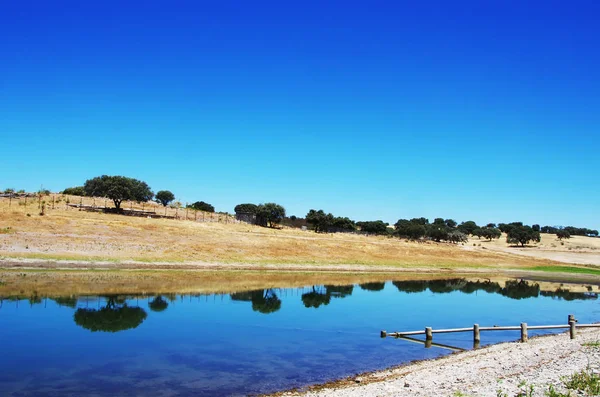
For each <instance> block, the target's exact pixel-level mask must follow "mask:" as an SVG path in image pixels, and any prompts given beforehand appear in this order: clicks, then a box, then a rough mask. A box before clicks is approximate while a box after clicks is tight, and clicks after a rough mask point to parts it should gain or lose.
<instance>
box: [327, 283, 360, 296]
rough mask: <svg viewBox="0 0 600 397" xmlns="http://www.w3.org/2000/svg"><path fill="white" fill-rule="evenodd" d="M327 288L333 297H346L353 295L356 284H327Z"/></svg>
mask: <svg viewBox="0 0 600 397" xmlns="http://www.w3.org/2000/svg"><path fill="white" fill-rule="evenodd" d="M325 290H326V292H327V294H328V295H330V296H331V297H333V298H345V297H347V296H350V295H352V292H353V291H354V285H326V286H325Z"/></svg>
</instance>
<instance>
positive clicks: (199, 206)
mask: <svg viewBox="0 0 600 397" xmlns="http://www.w3.org/2000/svg"><path fill="white" fill-rule="evenodd" d="M188 208H193V209H195V210H198V211H204V212H215V207H214V206H212V205H211V204H208V203H205V202H204V201H196V202H195V203H193V204H190V205H188Z"/></svg>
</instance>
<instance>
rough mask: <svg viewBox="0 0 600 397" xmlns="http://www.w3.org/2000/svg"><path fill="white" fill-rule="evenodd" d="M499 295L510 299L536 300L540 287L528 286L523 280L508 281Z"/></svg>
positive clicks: (535, 285) (536, 285) (537, 285)
mask: <svg viewBox="0 0 600 397" xmlns="http://www.w3.org/2000/svg"><path fill="white" fill-rule="evenodd" d="M500 294H501V295H503V296H506V297H508V298H511V299H526V298H537V297H538V296H539V295H540V285H539V284H537V283H534V284H529V282H527V281H525V280H518V281H517V280H508V281H507V282H506V283H505V284H504V288H502V290H501V291H500Z"/></svg>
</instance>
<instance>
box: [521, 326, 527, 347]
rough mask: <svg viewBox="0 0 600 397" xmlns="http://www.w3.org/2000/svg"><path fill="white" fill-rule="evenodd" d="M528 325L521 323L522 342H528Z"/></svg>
mask: <svg viewBox="0 0 600 397" xmlns="http://www.w3.org/2000/svg"><path fill="white" fill-rule="evenodd" d="M527 339H528V337H527V323H521V342H523V343H525V342H527Z"/></svg>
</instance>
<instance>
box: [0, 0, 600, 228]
mask: <svg viewBox="0 0 600 397" xmlns="http://www.w3.org/2000/svg"><path fill="white" fill-rule="evenodd" d="M417 3H418V4H417ZM598 15H600V4H597V2H594V1H574V2H566V1H562V2H553V1H539V2H537V1H527V2H523V1H510V0H504V1H491V0H490V1H480V0H477V1H456V2H448V1H440V2H434V1H424V2H414V1H407V2H403V1H394V2H391V1H390V2H381V1H369V2H366V1H365V2H349V1H344V2H341V1H340V2H331V1H330V2H327V1H314V2H313V1H304V2H296V3H293V4H292V3H290V2H262V1H256V2H234V1H219V2H208V1H186V2H184V1H173V2H158V1H145V2H136V1H131V2H122V1H119V2H117V1H103V2H82V1H60V0H57V1H52V2H48V1H26V0H24V1H18V2H8V1H7V2H2V3H0V37H2V39H1V40H0V148H1V156H0V169H1V171H0V189H4V188H8V187H14V188H17V189H20V188H24V189H27V190H37V189H39V187H40V185H42V184H43V186H44V187H45V188H49V189H51V190H62V189H63V188H65V187H68V186H74V185H81V184H83V182H84V181H85V180H86V179H88V178H91V177H94V176H97V175H101V174H109V175H113V174H118V175H125V176H131V177H135V178H138V179H142V180H144V181H146V182H148V184H149V185H150V186H151V187H152V188H153V189H154V190H155V191H157V190H161V189H168V190H171V191H173V192H174V193H175V195H176V196H177V197H178V198H179V199H180V200H181V201H183V202H186V201H188V202H192V201H196V200H203V201H207V202H209V203H211V204H213V205H214V206H215V207H216V209H217V210H220V211H232V210H233V207H234V206H235V205H236V204H238V203H241V202H255V203H259V202H270V201H274V202H277V203H280V204H282V205H284V206H285V207H286V208H287V210H288V214H295V215H299V216H303V215H304V214H306V212H308V210H309V209H311V208H315V209H324V210H325V211H327V212H333V213H334V214H335V215H341V216H349V217H351V218H353V219H356V220H374V219H383V220H385V221H388V222H391V223H393V222H395V221H396V220H397V219H399V218H411V217H419V216H425V217H428V218H430V219H433V218H435V217H444V218H449V217H450V218H454V219H457V220H459V221H461V220H468V219H473V220H475V221H477V222H485V223H487V222H510V221H515V220H522V221H524V222H526V223H540V224H550V225H567V224H573V225H576V226H585V227H592V228H600V211H599V206H598V196H599V193H600V187H599V186H600V184H599V182H600V177H599V174H598V153H599V150H600V132H599V126H600V51H599V50H598V49H599V48H600V25H599V24H598V23H597V17H598Z"/></svg>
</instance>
